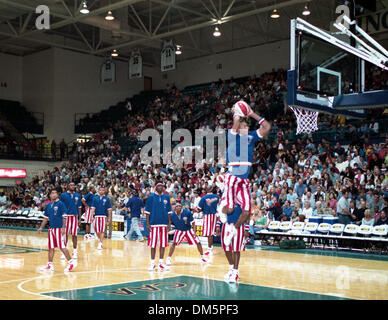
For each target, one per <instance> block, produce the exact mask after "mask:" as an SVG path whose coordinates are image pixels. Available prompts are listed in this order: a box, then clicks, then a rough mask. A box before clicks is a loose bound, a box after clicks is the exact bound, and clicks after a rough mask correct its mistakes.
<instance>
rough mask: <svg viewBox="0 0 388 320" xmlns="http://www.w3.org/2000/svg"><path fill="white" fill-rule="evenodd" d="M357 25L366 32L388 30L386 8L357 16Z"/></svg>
mask: <svg viewBox="0 0 388 320" xmlns="http://www.w3.org/2000/svg"><path fill="white" fill-rule="evenodd" d="M356 20H357V25H358V26H359V27H360V28H362V29H363V30H364V31H365V32H366V33H368V34H375V33H380V32H387V31H388V9H384V10H381V11H377V12H373V13H369V14H366V15H362V16H358V17H357V18H356Z"/></svg>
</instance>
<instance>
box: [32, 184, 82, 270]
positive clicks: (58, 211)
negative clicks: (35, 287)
mask: <svg viewBox="0 0 388 320" xmlns="http://www.w3.org/2000/svg"><path fill="white" fill-rule="evenodd" d="M49 197H50V200H51V201H50V202H49V203H48V204H47V205H46V208H45V210H44V218H43V221H42V224H41V226H40V228H39V229H38V234H40V233H41V232H42V229H43V228H44V227H45V225H46V224H47V222H49V223H50V228H49V230H48V249H49V251H48V263H47V266H46V267H44V268H42V269H41V270H42V271H54V264H53V259H54V250H55V248H59V249H60V250H61V251H62V253H63V254H64V255H65V257H66V259H67V261H68V265H67V267H66V268H65V270H64V271H65V272H67V271H71V270H73V269H74V267H75V263H74V261H73V259H72V258H71V257H70V253H69V250H67V248H66V242H65V235H66V220H67V218H66V214H67V209H66V206H65V205H64V204H63V202H62V201H60V200H59V199H58V191H57V190H55V189H53V190H51V191H50V193H49Z"/></svg>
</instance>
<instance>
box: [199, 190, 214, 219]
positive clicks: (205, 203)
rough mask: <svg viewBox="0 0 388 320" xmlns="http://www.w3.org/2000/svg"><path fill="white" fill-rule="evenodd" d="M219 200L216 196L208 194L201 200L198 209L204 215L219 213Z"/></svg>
mask: <svg viewBox="0 0 388 320" xmlns="http://www.w3.org/2000/svg"><path fill="white" fill-rule="evenodd" d="M218 199H219V198H218V196H217V195H216V194H213V193H208V194H206V195H204V196H203V197H202V198H201V200H199V203H198V207H199V208H200V209H201V210H202V213H203V214H215V213H217V204H218Z"/></svg>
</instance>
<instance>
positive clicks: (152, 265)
mask: <svg viewBox="0 0 388 320" xmlns="http://www.w3.org/2000/svg"><path fill="white" fill-rule="evenodd" d="M147 270H148V271H155V270H156V266H155V263H152V262H151V263H150V266H149V267H148V269H147Z"/></svg>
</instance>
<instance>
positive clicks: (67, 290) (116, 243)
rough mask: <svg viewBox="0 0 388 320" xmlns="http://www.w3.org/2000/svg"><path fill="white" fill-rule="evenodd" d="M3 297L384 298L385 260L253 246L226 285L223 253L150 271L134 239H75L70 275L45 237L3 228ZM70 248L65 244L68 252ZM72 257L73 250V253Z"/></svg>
mask: <svg viewBox="0 0 388 320" xmlns="http://www.w3.org/2000/svg"><path fill="white" fill-rule="evenodd" d="M1 231H2V232H1V243H2V244H4V245H3V246H2V247H1V248H0V266H1V269H2V272H1V276H0V299H3V300H4V299H18V300H20V299H22V300H42V299H43V300H53V299H65V300H137V299H140V300H159V299H163V300H164V299H173V300H215V299H216V300H220V299H227V300H240V299H243V300H337V299H341V300H342V299H363V300H364V299H373V300H376V299H377V300H379V299H387V296H388V257H387V256H378V255H371V254H363V253H346V252H343V253H341V252H335V251H331V250H325V251H320V250H318V249H313V250H308V249H306V250H294V251H291V252H289V251H285V250H280V249H278V248H276V247H269V246H263V247H259V246H257V247H254V248H252V249H247V250H246V251H245V252H243V253H242V259H241V265H240V282H239V284H228V283H227V282H225V281H224V280H223V275H224V273H225V270H226V269H227V267H228V266H227V264H226V263H225V261H226V259H225V256H224V252H223V251H222V248H221V247H216V248H215V254H214V256H213V258H212V259H211V263H209V264H203V263H201V262H200V261H199V258H198V252H197V251H196V248H194V247H190V246H188V245H187V244H184V245H182V246H179V247H177V249H176V253H175V254H174V258H173V265H172V266H171V271H167V272H158V271H157V272H149V271H147V270H146V268H147V265H148V262H149V248H148V247H147V245H146V243H138V242H135V241H122V240H110V239H106V240H105V241H104V245H105V246H104V249H103V250H100V251H99V250H97V246H96V241H95V240H90V241H88V242H86V241H84V240H83V239H82V238H81V237H79V242H78V252H79V254H78V255H79V258H78V266H77V267H76V269H75V270H74V271H72V272H70V273H68V274H65V273H64V272H63V269H64V268H65V266H66V265H65V263H64V262H63V261H61V260H60V254H59V251H57V252H56V255H55V257H54V267H55V271H54V272H53V273H51V274H40V273H39V272H38V270H39V267H40V266H44V265H45V264H46V263H47V233H43V234H41V235H38V234H37V233H36V232H33V231H20V230H19V231H17V230H4V229H2V230H1ZM69 247H70V246H69ZM70 251H71V250H70Z"/></svg>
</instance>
